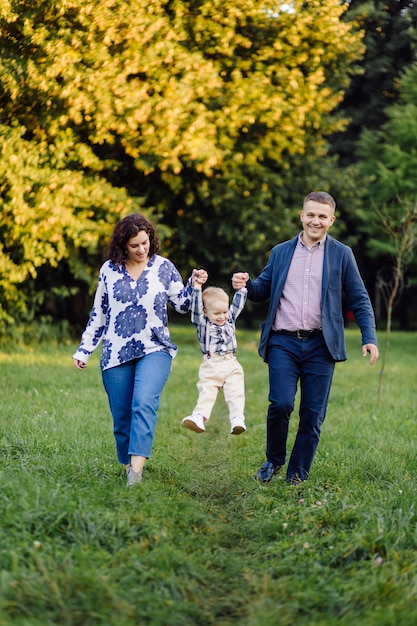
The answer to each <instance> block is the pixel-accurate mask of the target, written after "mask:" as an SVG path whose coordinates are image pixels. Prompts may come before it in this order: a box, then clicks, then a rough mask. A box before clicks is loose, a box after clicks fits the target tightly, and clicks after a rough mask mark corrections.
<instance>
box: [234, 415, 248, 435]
mask: <svg viewBox="0 0 417 626" xmlns="http://www.w3.org/2000/svg"><path fill="white" fill-rule="evenodd" d="M245 430H246V426H245V422H244V420H243V419H242V418H241V417H234V418H233V419H231V420H230V434H231V435H241V434H242V433H244V432H245Z"/></svg>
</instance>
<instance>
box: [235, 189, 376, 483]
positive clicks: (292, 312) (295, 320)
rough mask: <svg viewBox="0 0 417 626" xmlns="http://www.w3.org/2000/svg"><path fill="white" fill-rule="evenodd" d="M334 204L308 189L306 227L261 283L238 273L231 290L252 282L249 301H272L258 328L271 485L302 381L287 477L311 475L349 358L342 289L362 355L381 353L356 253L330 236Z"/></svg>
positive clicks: (277, 253)
mask: <svg viewBox="0 0 417 626" xmlns="http://www.w3.org/2000/svg"><path fill="white" fill-rule="evenodd" d="M335 208H336V203H335V201H334V199H333V198H332V196H331V195H330V194H328V193H326V192H324V191H315V192H312V193H310V194H309V195H308V196H307V197H306V198H305V200H304V203H303V209H302V211H301V213H300V218H301V223H302V225H303V230H302V232H301V233H300V234H299V235H297V236H296V237H294V239H291V240H290V241H286V242H284V243H281V244H279V245H277V246H275V247H274V248H273V249H272V251H271V254H270V257H269V260H268V263H267V265H266V266H265V268H264V269H263V270H262V272H261V274H260V275H259V276H258V278H257V279H256V280H251V279H250V278H249V274H247V273H246V272H238V273H236V274H234V275H233V278H232V285H233V287H234V289H240V288H242V287H245V286H246V287H247V289H248V298H249V299H250V300H253V301H255V302H263V301H265V300H269V311H268V314H267V318H266V320H265V322H263V324H262V325H261V337H260V342H259V354H260V355H261V356H262V358H263V359H264V360H265V361H266V362H267V363H268V368H269V403H270V404H269V408H268V414H267V431H266V461H265V462H264V463H263V465H262V466H261V467H260V468H259V469H258V471H257V472H256V479H257V480H259V481H261V482H269V481H270V480H271V478H272V477H273V476H274V474H277V473H278V472H279V470H280V469H281V467H282V466H283V465H284V464H285V460H286V443H287V437H288V427H289V420H290V415H291V413H292V411H293V409H294V401H295V394H296V391H297V384H298V382H299V383H300V389H301V400H300V411H299V417H300V421H299V426H298V432H297V436H296V439H295V442H294V446H293V449H292V452H291V456H290V460H289V463H288V466H287V472H286V481H287V482H288V483H290V484H296V483H298V482H300V481H304V480H306V479H307V478H308V476H309V473H310V469H311V465H312V463H313V459H314V456H315V453H316V450H317V446H318V443H319V439H320V431H321V425H322V423H323V420H324V418H325V415H326V409H327V403H328V399H329V394H330V387H331V383H332V378H333V372H334V367H335V363H336V362H337V361H345V360H346V358H347V355H346V346H345V337H344V324H343V313H342V293H343V292H344V293H345V296H346V298H347V303H348V306H349V308H350V309H351V310H352V312H353V314H354V316H355V319H356V322H357V324H358V326H359V328H360V330H361V333H362V354H363V356H366V355H367V354H368V353H369V354H370V364H371V365H373V364H374V363H375V361H376V360H377V358H378V356H379V352H378V347H377V339H376V330H375V317H374V313H373V310H372V306H371V302H370V299H369V296H368V293H367V291H366V289H365V286H364V284H363V281H362V278H361V276H360V273H359V270H358V267H357V264H356V261H355V258H354V256H353V252H352V250H351V249H350V248H349V247H348V246H346V245H344V244H342V243H340V242H339V241H336V240H335V239H333V237H331V236H330V235H328V234H327V231H328V230H329V228H330V227H331V226H332V224H333V223H334V221H335V219H336V217H335Z"/></svg>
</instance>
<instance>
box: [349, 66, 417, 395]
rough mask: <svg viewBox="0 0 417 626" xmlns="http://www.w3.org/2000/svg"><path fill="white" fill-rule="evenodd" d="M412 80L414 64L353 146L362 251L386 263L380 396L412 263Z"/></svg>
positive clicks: (416, 220)
mask: <svg viewBox="0 0 417 626" xmlns="http://www.w3.org/2000/svg"><path fill="white" fill-rule="evenodd" d="M416 80H417V64H414V65H412V66H411V67H410V68H408V70H406V71H405V72H404V74H403V76H402V79H401V90H400V96H399V99H398V102H397V103H396V104H394V105H392V106H391V107H388V108H387V110H386V116H387V121H386V122H385V124H383V126H382V128H381V130H380V131H376V132H371V131H369V130H365V131H364V132H363V134H362V137H361V139H360V142H359V151H358V153H359V156H360V158H361V162H360V169H361V172H362V173H363V175H364V176H365V177H366V179H365V185H364V191H363V194H362V195H363V197H364V200H365V202H366V203H368V206H370V207H371V209H373V211H372V210H371V211H370V212H365V211H363V212H362V215H361V217H362V220H363V224H364V225H363V229H364V231H365V232H366V233H367V235H368V237H369V239H368V250H369V252H370V254H371V255H372V256H376V257H377V258H379V259H380V263H381V260H382V262H384V261H383V260H384V259H387V258H390V259H392V263H390V266H389V267H388V268H386V267H382V268H380V271H379V273H378V277H379V279H378V282H377V287H378V288H379V290H380V293H381V294H382V295H383V297H384V300H385V303H386V306H387V318H386V335H385V350H384V355H383V359H382V365H381V377H380V386H379V391H380V392H381V389H382V377H383V373H384V368H385V363H386V355H387V349H388V346H389V344H390V334H391V326H392V316H393V309H394V305H395V304H397V303H398V301H399V298H400V296H401V293H402V286H403V283H404V274H405V270H406V268H407V267H408V266H409V265H410V264H412V262H413V253H414V251H415V250H416V249H417V188H416V184H415V180H416V174H417V87H416ZM375 216H376V217H377V219H376V220H375ZM414 266H415V262H414ZM414 273H415V272H414Z"/></svg>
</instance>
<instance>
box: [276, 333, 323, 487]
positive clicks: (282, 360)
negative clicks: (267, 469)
mask: <svg viewBox="0 0 417 626" xmlns="http://www.w3.org/2000/svg"><path fill="white" fill-rule="evenodd" d="M268 367H269V403H270V404H269V408H268V415H267V431H266V432H267V434H266V458H267V459H268V461H270V462H271V463H273V464H274V465H275V466H276V467H277V466H282V465H284V464H285V460H286V450H287V438H288V428H289V422H290V416H291V413H292V412H293V410H294V403H295V396H296V393H297V388H298V383H299V384H300V393H301V395H300V410H299V424H298V431H297V436H296V439H295V442H294V446H293V449H292V452H291V456H290V460H289V462H288V467H287V472H286V480H287V482H294V481H296V480H306V479H307V478H308V476H309V473H310V469H311V465H312V463H313V459H314V456H315V454H316V450H317V446H318V443H319V439H320V432H321V425H322V423H323V421H324V418H325V416H326V409H327V403H328V400H329V394H330V388H331V384H332V379H333V373H334V367H335V362H334V360H333V358H332V357H331V355H330V353H329V351H328V349H327V347H326V344H325V342H324V339H323V337H321V336H318V337H311V338H303V339H298V338H296V337H288V336H285V335H281V334H277V333H272V334H271V337H270V339H269V345H268Z"/></svg>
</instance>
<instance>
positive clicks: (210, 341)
mask: <svg viewBox="0 0 417 626" xmlns="http://www.w3.org/2000/svg"><path fill="white" fill-rule="evenodd" d="M247 293H248V290H247V289H246V287H244V288H243V289H239V290H238V291H236V293H235V295H234V296H233V300H232V303H231V305H230V307H229V315H228V319H227V321H226V322H225V323H224V324H222V325H221V326H219V324H215V323H214V322H210V320H209V319H208V317H207V316H206V315H205V314H204V311H203V297H202V290H201V289H193V295H192V299H191V321H192V323H193V324H194V325H195V326H196V327H197V337H198V342H199V344H200V348H201V352H202V353H203V354H205V355H207V356H211V355H212V354H220V355H224V354H229V353H233V354H234V353H235V352H236V348H237V342H236V324H235V322H236V318H237V317H238V315H240V313H241V312H242V310H243V307H244V306H245V302H246V298H247Z"/></svg>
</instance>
